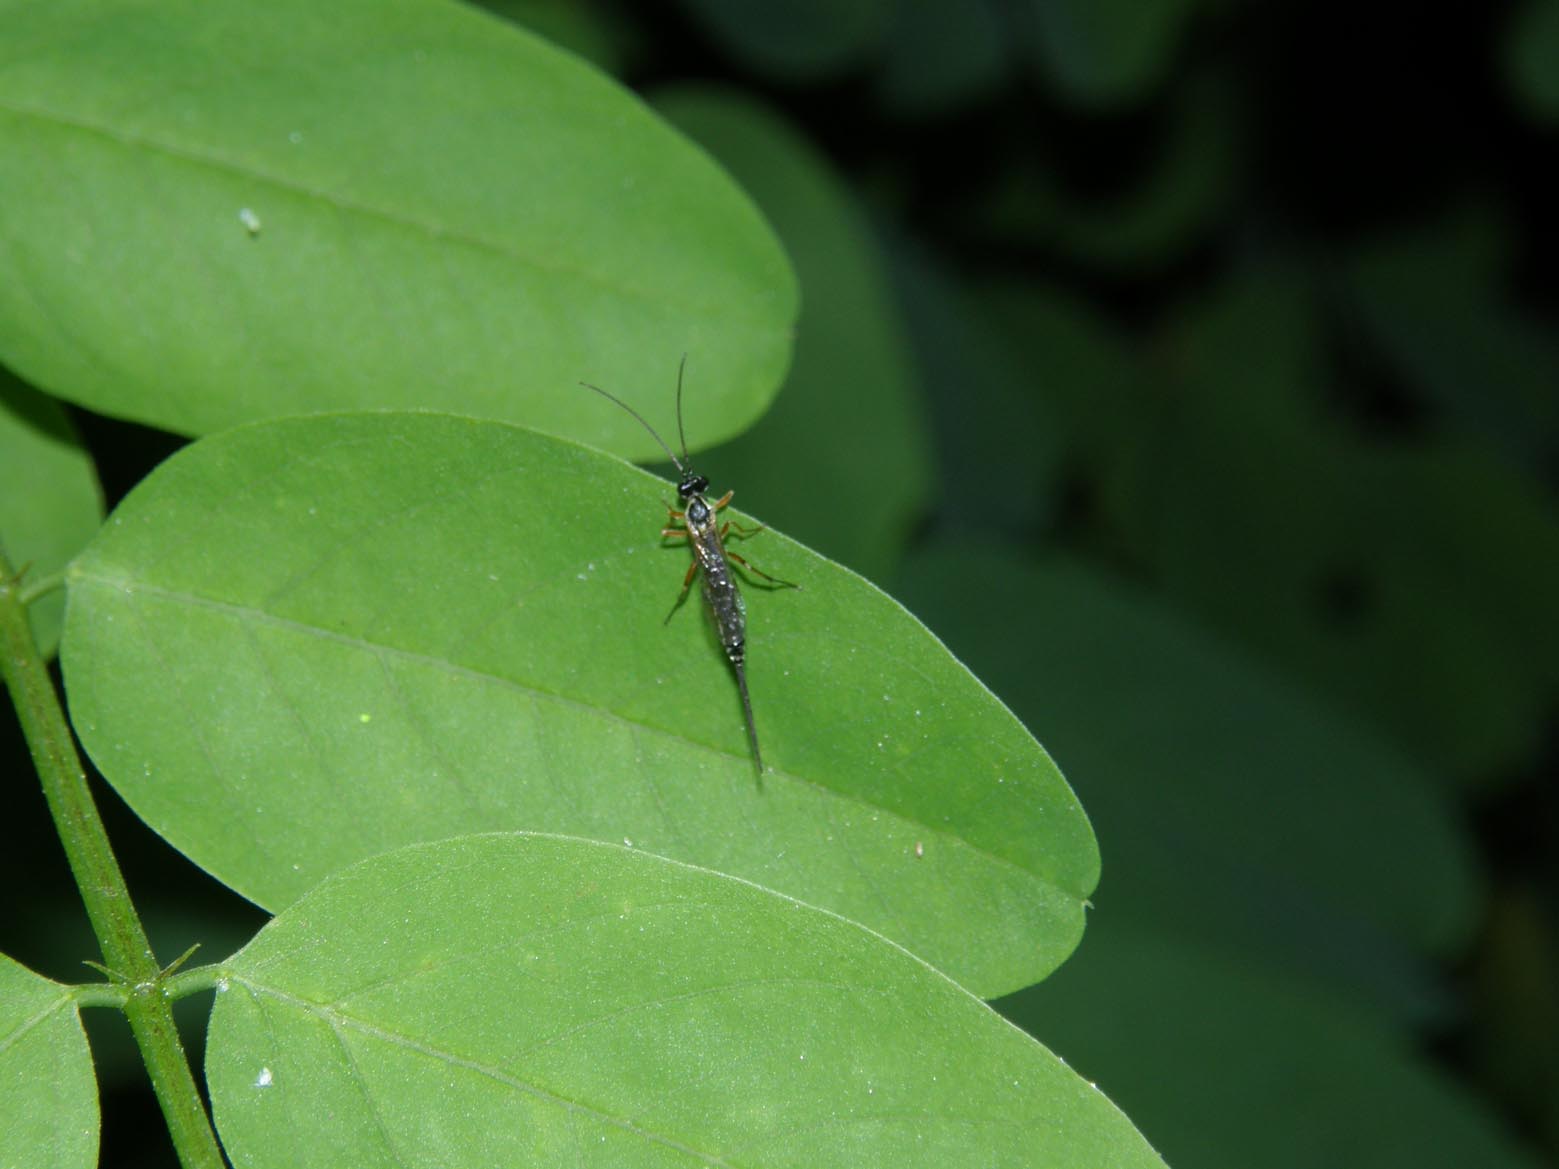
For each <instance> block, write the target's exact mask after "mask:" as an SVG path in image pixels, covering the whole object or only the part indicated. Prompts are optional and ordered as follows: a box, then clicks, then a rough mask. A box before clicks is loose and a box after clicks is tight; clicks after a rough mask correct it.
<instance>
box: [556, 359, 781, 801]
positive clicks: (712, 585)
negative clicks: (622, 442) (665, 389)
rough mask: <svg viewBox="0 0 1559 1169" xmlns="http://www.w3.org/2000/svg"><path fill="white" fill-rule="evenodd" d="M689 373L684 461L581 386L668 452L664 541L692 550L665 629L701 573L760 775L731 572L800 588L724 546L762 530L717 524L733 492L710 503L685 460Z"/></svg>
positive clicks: (742, 628)
mask: <svg viewBox="0 0 1559 1169" xmlns="http://www.w3.org/2000/svg"><path fill="white" fill-rule="evenodd" d="M686 369H687V355H686V354H683V355H682V363H681V364H680V365H678V366H677V437H678V439H679V440H680V441H681V443H682V457H681V458H680V459H679V458H677V456H676V454H675V453H674V452H673V451H672V449H671V448H670V447H669V446H667V445H666V441H665V439H663V438H661V436H660V435H659V434H658V433H656V431H655V428H654V427H653V426H651V425H650V424H649V423H648V422H646V421H645V420H644V416H643V415H641V414H640V413H639V412H638V411H637V410H635V409H634V408H633V407H632V406H630V405H628V403H627V402H624V401H623V400H622V399H621V398H619V397H617V396H616V395H614V394H609V393H607V392H606V391H605V390H603V389H602V388H601V387H600V386H593V385H591V384H590V383H589V382H580V383H579V384H580V385H582V386H584V387H585V388H586V389H587V390H594V391H595V392H596V393H598V394H600V395H601V396H602V397H603V398H605V399H606V400H607V401H609V402H615V403H616V404H617V405H619V406H621V407H622V408H623V409H624V410H626V411H628V413H629V414H631V415H633V417H634V418H635V419H636V420H637V421H638V423H639V425H640V426H642V427H644V429H645V430H647V431H649V433H650V437H651V438H653V439H654V440H655V441H656V442H657V443H659V444H660V449H661V450H663V451H665V452H666V457H667V458H668V459H670V460H671V461H672V463H673V465H675V467H676V468H677V473H678V475H679V476H680V477H679V478H678V480H677V502H678V503H680V504H681V505H682V508H681V510H680V511H679V510H677V509H676V508H674V507H668V508H667V509H666V514H667V516H668V517H669V519H670V521H671V523H672V524H680V526H674V527H665V528H662V529H661V531H660V534H661V536H662V538H664V539H669V540H686V541H687V542H688V544H689V546H691V548H692V550H693V563H692V564H690V565H688V570H687V575H686V576H685V577H683V578H682V591H681V592H680V593H678V594H677V599H676V602H675V603H674V604H673V605H672V606H671V612H669V613H667V614H666V621H665V622H662V624H665V623H666V622H669V621H670V620H671V618H672V617H673V616H674V615H675V614H676V611H677V610H678V609H680V608H681V607H682V602H683V601H685V600H686V599H687V594H688V590H689V589H690V588H692V587H693V578H694V577H695V576H697V575H698V574H699V573H700V572H702V573H703V585H702V588H703V594H704V604H705V605H706V606H707V607H708V609H709V614H710V616H711V617H712V618H713V619H714V624H715V631H716V633H717V634H718V635H719V638H720V648H721V649H723V650H724V651H725V657H726V660H727V661H728V662H730V663H731V669H732V671H733V672H734V673H735V674H736V689H737V690H738V691H739V692H740V694H741V697H742V714H743V715H745V716H746V719H747V741H748V742H749V743H750V744H751V745H752V758H753V763H754V764H755V765H756V767H757V768H758V774H759V775H762V774H763V753H762V752H761V751H759V749H758V728H757V725H756V724H755V723H754V722H753V718H752V699H751V698H750V697H749V696H748V694H747V665H746V662H747V607H746V605H745V603H744V602H743V601H742V593H741V590H740V589H739V588H738V587H737V584H736V574H735V572H734V571H733V570H732V568H731V564H732V562H733V561H734V562H735V563H736V564H739V565H741V566H742V568H743V570H745V571H746V572H750V573H752V574H753V575H754V576H761V577H762V578H763V579H764V580H766V581H768V582H769V583H770V584H771V585H772V586H773V587H775V588H787V589H799V588H800V587H801V586H800V585H798V584H796V583H794V582H793V581H788V580H780V579H779V578H778V577H773V576H770V575H769V574H768V573H766V572H764V571H763V570H762V569H759V568H754V567H753V566H752V565H751V564H749V563H748V562H747V561H746V559H745V558H743V557H742V556H739V555H738V554H737V553H735V552H732V551H731V550H730V549H728V548H727V547H726V546H725V541H726V539H727V537H728V536H729V535H730V534H731V533H732V532H733V531H734V532H735V534H736V535H737V536H739V537H741V538H742V539H746V538H747V537H749V536H756V535H757V534H758V533H759V532H761V531H763V528H762V527H757V528H752V529H747V528H743V527H742V526H741V525H740V524H733V523H732V522H731V521H730V520H725V521H723V522H722V521H721V519H720V512H721V511H723V510H724V509H725V506H726V505H727V504H728V503H730V502H731V497H732V496H733V495H735V494H736V493H735V492H734V491H727V492H726V493H725V494H724V495H722V496H721V497H720V498H719V499H717V500H715V501H714V502H713V503H711V502H710V501H709V499H708V498H707V497H706V495H705V492H707V491H708V490H709V480H708V479H706V478H704V476H702V475H700V474H698V473H697V472H696V471H694V470H693V466H692V463H691V462H690V461H689V459H688V453H687V434H686V432H685V431H684V430H683V429H682V375H683V373H684V371H685V370H686Z"/></svg>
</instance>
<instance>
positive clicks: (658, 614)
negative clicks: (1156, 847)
mask: <svg viewBox="0 0 1559 1169" xmlns="http://www.w3.org/2000/svg"><path fill="white" fill-rule="evenodd" d="M578 393H579V394H580V395H582V396H586V397H591V398H592V400H594V399H593V396H592V395H589V394H588V391H585V390H583V389H581V390H578ZM597 401H598V400H597ZM598 405H600V406H601V407H602V408H609V407H608V406H607V404H606V403H601V402H599V401H598ZM674 498H675V496H674V493H673V490H672V488H671V487H670V486H669V485H668V484H666V483H665V482H663V481H661V480H658V479H655V478H653V477H651V476H649V475H646V474H645V473H644V472H642V471H639V470H636V469H635V468H633V467H630V466H627V465H626V464H623V463H620V462H618V461H616V460H615V459H612V458H610V457H608V456H606V455H602V454H600V453H597V452H594V451H590V450H586V449H583V448H580V447H577V446H574V445H572V444H570V443H566V442H562V441H559V440H556V439H550V438H546V437H544V436H541V435H537V434H534V433H530V432H526V431H522V430H518V429H514V428H511V427H508V426H503V425H500V424H496V423H483V422H478V421H473V420H466V419H456V418H451V417H446V416H441V415H425V414H420V415H410V414H408V415H400V414H361V415H340V416H316V417H312V418H304V419H289V420H281V421H278V422H275V423H266V424H260V425H255V426H251V427H246V428H242V429H240V430H236V431H231V432H227V433H225V434H221V435H216V436H213V437H211V438H208V439H205V440H203V441H201V442H199V443H196V444H194V445H193V446H191V447H189V448H186V449H185V450H184V451H182V452H180V453H179V454H177V455H175V456H174V457H173V458H172V459H170V460H169V461H168V462H167V463H165V464H164V465H163V466H162V467H160V468H159V469H158V470H157V471H156V472H155V473H154V474H152V475H151V476H150V477H148V479H147V480H146V481H144V482H143V483H142V484H141V485H140V486H139V487H138V488H137V489H136V490H135V491H134V492H133V493H132V494H131V495H130V496H129V498H128V499H127V500H126V501H125V502H124V504H123V505H122V506H121V507H120V508H119V509H118V510H117V511H116V512H115V513H114V515H113V517H112V518H111V520H110V522H109V524H108V525H107V526H106V527H105V529H104V531H103V533H102V535H101V536H100V537H99V538H98V539H97V540H96V541H95V542H94V544H93V545H92V547H91V548H89V549H88V550H87V552H86V553H85V554H84V555H83V556H82V557H81V558H80V559H79V560H78V562H77V563H76V565H75V567H74V568H73V570H72V573H71V577H70V603H69V606H68V611H67V622H66V632H65V641H64V646H63V648H62V651H61V653H62V661H63V664H64V669H65V681H66V688H67V692H68V695H69V700H70V709H71V715H72V719H73V721H74V723H75V726H76V729H77V731H78V732H79V734H80V735H81V737H82V741H83V743H84V744H85V746H86V748H87V750H88V751H89V752H90V753H91V756H92V758H93V760H94V761H95V762H96V763H97V765H98V767H99V768H100V769H101V770H102V772H103V774H104V775H105V776H107V777H108V779H109V781H110V782H111V783H112V784H113V785H114V786H115V788H116V789H117V790H118V791H119V792H120V794H121V795H123V796H124V797H125V799H126V800H128V801H129V803H130V804H131V806H132V807H133V808H135V810H136V811H137V813H138V814H139V815H140V816H141V817H142V818H143V819H145V820H146V821H147V822H148V823H149V824H150V825H151V826H152V827H153V828H155V829H156V830H157V831H158V832H160V833H162V834H163V835H164V836H165V837H167V838H168V840H170V841H171V842H172V843H173V844H174V845H175V846H176V847H178V848H179V849H180V850H182V851H183V852H185V853H186V854H188V855H189V856H190V857H191V858H192V859H194V860H195V861H196V863H198V864H200V865H202V866H204V867H205V868H207V869H208V870H209V871H210V872H212V873H213V874H214V875H215V876H217V877H218V878H219V879H220V880H222V881H225V882H226V883H227V884H229V885H231V886H232V887H233V888H235V889H237V890H238V891H239V892H241V893H243V894H244V895H245V896H247V897H249V898H251V899H252V900H254V901H255V902H257V903H258V904H260V905H263V906H266V907H268V908H271V909H279V908H281V907H282V906H285V905H287V904H288V903H290V902H291V901H293V900H294V899H296V898H297V897H298V896H299V895H300V894H302V893H303V892H304V891H305V890H307V889H308V888H310V887H311V886H312V885H314V884H315V883H316V882H317V881H318V880H319V879H320V878H321V877H323V876H325V875H326V874H328V873H330V872H332V871H334V870H336V869H339V868H341V867H342V866H344V865H346V864H347V863H349V862H351V861H354V860H357V859H359V858H361V857H364V856H367V855H370V854H372V853H377V852H381V851H383V850H384V849H386V848H390V847H393V846H395V845H397V844H402V843H409V842H412V841H418V840H427V839H434V838H438V837H443V836H450V835H454V834H458V833H462V832H471V831H477V830H486V829H494V828H527V829H534V830H544V831H558V832H565V833H568V834H571V835H578V836H588V837H591V838H594V839H600V840H608V841H614V842H615V841H621V840H624V839H628V840H631V841H633V843H634V844H635V846H637V847H642V848H646V849H649V850H650V851H653V852H657V853H662V854H665V855H668V856H673V857H677V858H679V859H683V860H688V861H692V862H694V863H698V864H701V865H704V866H706V867H709V868H713V869H718V870H721V871H724V872H730V873H735V874H737V875H740V876H743V877H746V878H748V879H750V880H753V881H756V882H758V883H760V884H764V885H768V886H770V887H772V888H776V889H779V890H782V891H784V892H786V893H789V894H791V895H793V896H795V897H798V898H800V899H802V900H805V901H810V902H812V903H814V904H818V905H822V906H825V907H827V908H829V909H833V910H835V911H836V912H839V913H841V914H844V915H845V916H847V917H851V918H854V919H856V920H858V921H861V922H864V923H865V924H867V925H870V926H872V928H874V929H877V930H879V931H880V932H882V933H884V934H887V935H888V936H889V937H891V938H893V939H894V940H895V941H897V942H900V943H901V944H903V945H905V946H907V947H908V948H909V949H911V950H913V951H914V952H916V953H917V954H920V955H921V956H922V957H924V958H926V959H927V960H928V961H930V962H932V963H933V964H936V965H938V966H940V967H941V968H943V969H945V970H947V971H948V972H949V973H951V974H953V975H954V976H955V977H957V978H959V979H960V980H961V981H964V982H965V984H966V985H968V986H970V987H971V988H972V989H974V990H976V991H977V992H979V993H983V994H994V993H1000V992H1003V991H1006V990H1011V989H1014V988H1015V987H1018V986H1022V985H1026V984H1027V983H1029V982H1032V981H1034V980H1035V979H1037V978H1041V977H1043V976H1044V975H1045V974H1046V973H1047V972H1048V971H1049V970H1051V969H1052V968H1054V966H1055V965H1056V964H1057V963H1058V962H1060V961H1061V960H1062V959H1064V957H1065V956H1066V954H1067V953H1068V952H1070V950H1071V949H1072V947H1073V946H1074V945H1075V943H1076V940H1077V938H1078V936H1079V934H1080V933H1081V930H1082V926H1083V920H1082V912H1083V910H1082V903H1083V899H1084V898H1085V897H1086V896H1087V895H1088V893H1089V891H1090V890H1091V889H1092V888H1093V884H1094V881H1095V879H1096V877H1097V867H1096V866H1097V852H1096V849H1095V845H1094V841H1093V837H1092V833H1091V832H1090V830H1089V828H1088V823H1087V820H1086V818H1085V817H1084V816H1083V813H1082V810H1081V809H1080V807H1079V806H1078V805H1077V802H1076V800H1075V799H1074V797H1073V796H1072V794H1071V791H1070V790H1069V789H1068V788H1067V786H1066V783H1065V781H1064V780H1063V779H1062V778H1061V775H1060V773H1059V772H1058V771H1057V770H1056V768H1055V765H1054V764H1053V763H1052V762H1051V761H1050V758H1049V757H1048V756H1047V755H1046V754H1045V753H1044V751H1043V750H1042V749H1041V748H1040V747H1039V745H1038V744H1037V743H1035V742H1034V740H1033V738H1032V737H1031V736H1030V735H1029V734H1028V732H1027V731H1025V730H1024V729H1023V727H1022V725H1021V724H1019V723H1018V721H1017V720H1016V719H1015V718H1013V717H1012V715H1011V714H1010V713H1009V712H1008V711H1007V710H1006V709H1005V708H1004V707H1002V705H1001V704H1000V703H999V702H997V701H996V699H995V698H993V697H992V696H991V694H990V693H989V692H988V691H987V690H986V689H985V688H984V687H982V686H981V685H980V683H979V682H978V681H976V679H975V678H974V677H973V676H972V675H970V674H969V672H968V671H967V670H965V669H964V668H963V666H961V665H960V664H959V663H958V662H957V661H955V660H954V659H953V658H952V657H951V656H950V655H949V654H948V653H947V651H946V650H945V649H943V648H942V646H941V645H940V644H939V643H938V642H937V641H936V640H935V639H934V638H933V637H932V636H931V635H930V634H929V633H928V632H927V631H926V630H925V629H924V628H923V627H922V626H921V625H920V624H919V623H917V622H916V621H915V620H914V618H912V617H911V616H910V615H909V614H908V613H906V612H905V611H904V610H903V609H902V608H901V607H899V606H898V605H897V604H896V603H894V602H893V601H892V600H891V599H889V598H888V597H886V596H884V595H883V594H882V593H880V592H878V591H877V590H876V589H875V588H873V587H872V586H871V585H869V584H867V583H866V582H865V581H864V580H861V579H860V578H859V577H857V576H855V575H853V574H852V573H850V572H848V571H845V570H843V569H841V568H839V567H838V566H836V565H833V564H830V563H829V562H828V561H826V560H823V559H822V558H820V557H818V556H817V555H815V554H813V553H810V552H808V551H806V550H805V549H803V548H801V547H799V546H798V545H796V544H794V543H793V542H791V541H790V540H788V539H786V538H785V537H783V536H781V535H779V534H778V533H775V532H766V533H764V534H762V535H761V536H758V537H757V538H755V539H753V540H751V541H750V542H746V543H744V545H743V546H744V547H746V548H748V549H749V550H750V551H751V553H752V555H753V557H754V558H755V559H757V558H758V557H759V554H760V553H761V559H760V560H759V561H758V562H759V563H761V564H762V565H763V566H764V567H765V569H766V570H768V571H771V572H773V573H774V574H775V575H777V576H781V577H783V578H785V579H788V580H793V581H797V582H799V583H800V584H801V585H802V586H803V588H802V589H800V590H784V591H768V590H763V589H759V588H756V587H749V588H748V589H747V598H748V617H749V627H748V634H749V637H748V659H747V665H748V676H749V680H750V684H751V690H752V696H753V706H754V710H755V714H756V719H757V726H758V732H759V735H760V736H761V739H762V744H763V749H764V758H765V762H767V763H769V764H770V765H771V767H772V770H771V771H770V772H769V773H767V774H766V775H764V776H763V777H762V781H761V782H759V781H758V779H757V777H756V776H755V774H754V770H753V764H752V759H751V757H750V752H749V750H748V747H747V743H746V734H745V731H744V727H743V721H742V715H741V708H740V704H739V702H738V700H737V695H736V688H735V686H734V684H733V680H732V677H731V673H730V670H729V669H728V668H727V666H726V664H725V662H724V660H723V658H722V656H721V654H720V652H719V650H718V648H717V647H716V646H715V645H714V644H713V639H712V637H711V636H710V634H709V631H708V628H707V624H706V623H705V622H704V621H703V620H702V619H701V617H700V615H699V614H697V613H696V612H685V613H681V614H679V615H677V616H676V617H674V618H673V619H672V620H671V621H670V623H669V625H663V624H662V619H663V618H665V617H666V613H667V609H668V607H669V606H670V605H671V603H672V601H673V600H674V598H675V595H676V591H677V588H678V583H679V581H680V580H681V579H682V576H683V573H684V570H685V566H686V565H687V564H688V552H687V551H686V550H685V548H680V547H674V546H672V547H662V546H661V543H662V542H661V540H660V538H659V536H658V533H659V530H660V528H661V526H662V525H663V524H664V523H665V507H666V502H667V501H668V500H671V499H674ZM737 522H738V523H742V522H745V521H744V518H743V517H740V516H738V517H737ZM685 607H686V608H687V609H689V610H695V609H697V608H698V607H699V601H698V598H697V596H696V595H695V596H694V597H692V598H691V599H690V600H689V603H688V604H687V606H685Z"/></svg>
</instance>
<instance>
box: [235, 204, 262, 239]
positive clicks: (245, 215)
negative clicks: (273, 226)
mask: <svg viewBox="0 0 1559 1169" xmlns="http://www.w3.org/2000/svg"><path fill="white" fill-rule="evenodd" d="M238 222H239V223H241V224H243V225H244V230H245V231H247V232H248V233H249V235H250V237H251V238H252V237H254V236H257V235H259V234H260V217H259V216H258V215H256V214H255V213H254V209H253V208H252V207H240V208H239V209H238Z"/></svg>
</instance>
